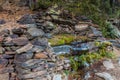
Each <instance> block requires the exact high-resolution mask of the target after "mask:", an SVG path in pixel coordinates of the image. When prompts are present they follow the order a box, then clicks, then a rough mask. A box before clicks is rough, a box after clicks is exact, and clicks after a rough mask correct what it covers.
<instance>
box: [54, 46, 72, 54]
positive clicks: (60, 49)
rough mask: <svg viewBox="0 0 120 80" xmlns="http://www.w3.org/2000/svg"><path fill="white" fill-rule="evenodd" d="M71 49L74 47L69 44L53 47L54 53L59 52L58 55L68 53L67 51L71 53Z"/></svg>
mask: <svg viewBox="0 0 120 80" xmlns="http://www.w3.org/2000/svg"><path fill="white" fill-rule="evenodd" d="M70 49H72V47H71V46H69V45H63V46H56V47H53V50H54V53H55V54H57V55H60V54H66V53H68V54H69V53H70Z"/></svg>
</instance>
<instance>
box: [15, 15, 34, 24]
mask: <svg viewBox="0 0 120 80" xmlns="http://www.w3.org/2000/svg"><path fill="white" fill-rule="evenodd" d="M17 22H18V23H19V24H34V23H35V21H34V19H33V17H32V15H30V14H25V15H23V16H22V17H21V18H20V19H19V20H18V21H17Z"/></svg>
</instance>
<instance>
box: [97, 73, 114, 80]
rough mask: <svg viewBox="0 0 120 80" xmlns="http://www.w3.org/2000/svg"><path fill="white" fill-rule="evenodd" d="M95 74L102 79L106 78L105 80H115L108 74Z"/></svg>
mask: <svg viewBox="0 0 120 80" xmlns="http://www.w3.org/2000/svg"><path fill="white" fill-rule="evenodd" d="M95 74H96V75H97V76H99V77H101V78H104V79H105V80H114V79H113V77H112V76H111V75H110V74H109V73H107V72H102V73H95Z"/></svg>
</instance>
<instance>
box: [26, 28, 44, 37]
mask: <svg viewBox="0 0 120 80" xmlns="http://www.w3.org/2000/svg"><path fill="white" fill-rule="evenodd" d="M27 32H28V33H29V34H30V35H31V36H32V37H42V36H43V35H44V32H43V30H41V29H37V28H30V29H28V31H27Z"/></svg>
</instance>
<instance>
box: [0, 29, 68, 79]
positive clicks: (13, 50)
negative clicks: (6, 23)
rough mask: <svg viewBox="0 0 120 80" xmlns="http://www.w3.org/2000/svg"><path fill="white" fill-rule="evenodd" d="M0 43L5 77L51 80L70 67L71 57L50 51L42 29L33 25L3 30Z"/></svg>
mask: <svg viewBox="0 0 120 80" xmlns="http://www.w3.org/2000/svg"><path fill="white" fill-rule="evenodd" d="M0 45H1V46H0V53H1V55H0V73H1V74H4V73H5V74H6V76H8V79H6V80H17V79H18V80H52V79H53V77H54V76H55V75H54V74H55V73H57V72H59V73H60V72H62V71H63V70H67V69H69V68H70V64H69V63H70V61H69V60H68V59H65V60H62V59H60V58H59V57H57V56H56V55H55V54H53V53H54V52H53V51H52V48H51V47H50V45H49V44H48V41H47V38H46V37H45V32H44V31H43V30H41V29H38V28H36V27H29V28H28V27H22V28H14V29H12V30H7V29H6V30H3V31H1V32H0ZM3 80H4V79H3Z"/></svg>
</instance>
